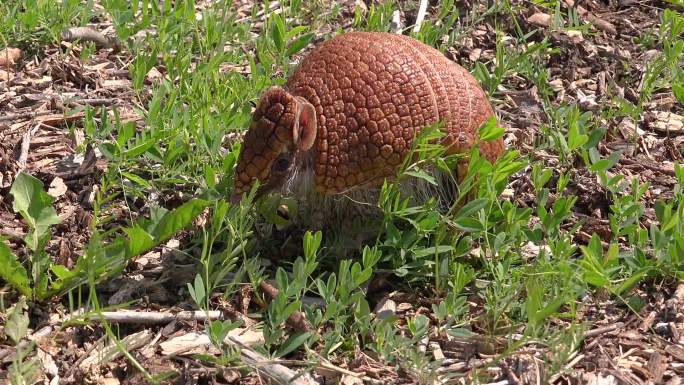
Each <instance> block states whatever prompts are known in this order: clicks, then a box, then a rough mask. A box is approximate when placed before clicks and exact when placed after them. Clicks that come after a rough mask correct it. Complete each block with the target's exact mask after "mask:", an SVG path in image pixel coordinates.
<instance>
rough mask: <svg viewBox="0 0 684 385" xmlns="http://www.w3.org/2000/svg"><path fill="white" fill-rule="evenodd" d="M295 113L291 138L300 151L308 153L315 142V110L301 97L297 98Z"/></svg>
mask: <svg viewBox="0 0 684 385" xmlns="http://www.w3.org/2000/svg"><path fill="white" fill-rule="evenodd" d="M296 98H297V110H296V111H297V112H296V116H295V124H294V127H293V132H292V137H293V138H294V141H295V143H296V144H297V145H298V146H299V149H300V150H301V151H308V150H309V149H311V147H312V146H313V144H314V142H315V141H316V131H317V130H318V129H317V121H316V109H315V108H314V106H313V104H311V103H309V102H308V101H307V100H306V99H304V98H302V97H301V96H297V97H296Z"/></svg>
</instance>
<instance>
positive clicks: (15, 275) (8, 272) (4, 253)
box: [0, 240, 32, 296]
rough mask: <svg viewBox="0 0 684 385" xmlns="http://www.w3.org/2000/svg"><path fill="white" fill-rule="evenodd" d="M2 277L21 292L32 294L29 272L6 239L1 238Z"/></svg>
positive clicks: (0, 270)
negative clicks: (6, 242)
mask: <svg viewBox="0 0 684 385" xmlns="http://www.w3.org/2000/svg"><path fill="white" fill-rule="evenodd" d="M0 277H2V279H4V280H5V281H7V282H9V283H10V284H11V285H12V286H14V288H15V289H17V290H18V291H19V292H20V293H21V294H24V295H26V296H30V295H31V292H32V290H31V286H30V284H29V279H28V272H27V271H26V269H25V268H24V266H23V265H22V264H21V263H20V262H19V260H18V259H17V257H16V255H14V254H13V253H12V250H10V248H9V247H8V246H7V245H6V244H5V241H4V240H0Z"/></svg>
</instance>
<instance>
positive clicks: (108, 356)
mask: <svg viewBox="0 0 684 385" xmlns="http://www.w3.org/2000/svg"><path fill="white" fill-rule="evenodd" d="M152 336H153V334H152V332H151V331H149V330H143V331H140V332H138V333H135V334H131V335H128V336H126V337H124V338H123V339H122V340H121V341H120V343H121V344H122V345H123V346H124V347H125V348H126V350H128V351H129V352H130V351H134V350H137V349H139V348H141V347H143V346H145V345H147V343H148V342H149V341H150V340H151V339H152ZM122 356H123V353H121V351H120V350H119V347H118V346H117V345H116V344H115V343H113V342H112V343H110V344H108V345H106V346H100V347H98V348H96V349H95V350H94V351H93V352H92V353H91V354H90V355H89V356H88V357H86V359H84V360H83V361H81V363H80V364H79V368H80V369H81V370H83V371H89V370H90V369H91V368H93V367H100V366H102V365H103V364H106V363H108V362H111V361H114V360H115V359H117V358H119V357H122Z"/></svg>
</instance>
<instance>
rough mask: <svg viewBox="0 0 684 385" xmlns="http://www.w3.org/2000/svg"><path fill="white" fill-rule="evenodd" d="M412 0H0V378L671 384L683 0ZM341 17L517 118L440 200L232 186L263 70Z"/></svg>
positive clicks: (433, 156) (680, 260)
mask: <svg viewBox="0 0 684 385" xmlns="http://www.w3.org/2000/svg"><path fill="white" fill-rule="evenodd" d="M421 3H422V2H419V1H384V2H362V1H339V2H326V1H318V0H315V1H307V2H304V1H297V0H291V1H281V2H254V1H249V0H243V1H227V0H225V1H220V0H217V1H199V0H198V1H190V0H179V1H163V2H161V1H160V2H156V1H146V0H143V1H130V2H129V1H122V0H99V1H94V0H91V1H76V0H64V1H61V2H52V1H43V0H38V1H27V0H17V1H9V2H1V3H0V41H1V42H2V45H3V46H5V47H6V49H5V50H3V51H2V52H1V53H0V112H2V113H1V114H0V196H1V197H2V200H1V201H0V237H2V238H3V240H2V242H0V277H1V278H2V281H0V282H2V290H0V379H2V380H3V381H8V382H9V383H12V384H28V383H31V384H32V383H38V382H43V383H106V384H118V383H179V384H187V383H227V384H231V383H254V384H260V383H262V382H264V381H267V380H268V379H269V378H271V379H272V378H274V376H275V377H276V378H278V379H283V378H292V377H293V376H294V377H295V379H294V381H295V382H296V383H307V384H309V383H312V384H313V383H343V384H356V383H407V384H409V383H410V384H414V383H420V384H433V383H469V384H470V383H480V384H487V383H496V384H538V383H553V384H579V383H592V384H602V383H606V384H607V383H610V384H642V383H664V384H665V383H666V384H671V385H672V384H680V383H681V381H682V380H681V379H682V378H684V284H682V281H681V280H682V278H684V235H682V234H683V233H684V231H683V230H684V217H683V215H684V205H683V204H682V203H683V202H682V201H683V200H684V191H683V190H682V186H683V185H684V170H683V169H682V168H681V167H680V165H679V164H680V162H681V159H682V142H683V141H684V135H683V134H684V70H683V69H682V68H684V66H683V64H684V62H683V60H682V51H684V40H683V39H682V36H683V31H684V17H683V16H682V11H683V10H684V8H683V7H684V5H683V4H682V3H681V2H678V1H676V0H673V1H669V2H667V1H664V2H660V1H641V2H635V1H613V2H607V3H604V2H595V1H590V2H582V3H580V2H572V1H531V2H527V1H525V2H523V1H502V2H493V3H492V2H480V1H474V2H468V1H451V0H447V1H443V2H430V4H428V6H427V8H426V12H425V13H423V12H421V11H420V8H421ZM84 26H88V27H90V28H91V31H95V32H96V33H95V35H97V36H96V38H92V36H90V35H87V36H86V35H83V34H82V32H83V30H75V29H73V27H84ZM349 30H375V31H391V32H400V33H404V34H408V35H411V36H414V37H415V38H417V39H420V40H422V41H423V42H425V43H427V44H430V45H433V46H435V47H437V48H438V49H440V50H441V51H442V52H444V54H445V55H447V56H448V57H449V58H451V59H452V60H455V61H457V62H458V63H460V64H462V65H463V66H464V67H466V68H468V69H469V70H470V71H471V72H472V73H473V74H474V75H475V76H476V78H477V79H478V80H479V81H480V82H481V84H482V86H483V88H484V89H485V90H486V91H487V93H488V95H489V97H490V100H491V101H492V104H493V105H494V107H495V109H496V112H497V116H498V118H499V119H498V123H499V125H500V126H502V127H506V132H505V134H504V135H505V136H504V138H505V141H506V143H507V146H508V152H507V154H506V155H505V156H504V157H503V159H501V160H500V161H499V162H497V163H496V164H493V165H492V164H488V163H487V162H484V161H481V160H480V161H478V160H477V159H478V158H477V151H476V150H475V151H474V152H473V154H472V157H473V158H472V159H474V160H473V161H472V162H471V166H470V169H469V176H470V177H469V178H468V179H467V180H466V182H465V183H464V184H463V185H461V186H459V191H458V196H459V197H460V198H465V197H468V200H465V199H461V200H460V204H459V205H457V206H455V207H454V208H453V209H451V210H445V211H444V210H443V211H438V210H435V206H436V202H434V201H432V200H430V201H427V202H425V203H424V204H421V205H413V204H410V203H408V201H406V200H405V199H404V198H405V197H404V196H402V190H401V189H400V188H398V185H397V184H396V183H394V182H391V181H390V182H388V183H387V184H386V185H385V186H384V188H383V190H382V192H381V194H380V199H379V200H378V202H377V208H378V209H379V210H380V212H381V214H382V215H381V220H380V221H379V223H378V224H377V226H375V227H373V228H371V229H364V230H363V231H371V232H372V234H373V237H371V239H372V240H371V241H369V242H365V243H363V242H360V241H358V239H359V237H358V236H357V235H358V234H359V232H360V231H361V230H357V229H354V230H352V231H346V232H345V231H342V230H340V229H338V230H330V229H327V230H326V231H322V232H318V231H316V232H314V231H306V229H298V228H296V226H292V225H291V224H289V223H287V219H286V218H283V217H282V216H279V215H274V213H275V212H276V209H277V208H278V206H279V205H280V204H281V203H285V204H287V205H288V207H289V208H290V209H292V210H294V209H296V207H295V206H296V203H297V202H293V201H291V200H287V199H284V198H283V197H277V196H276V197H273V198H268V199H265V200H261V201H258V202H253V201H252V200H251V199H247V200H245V201H243V202H242V203H241V204H239V205H233V204H231V203H230V201H229V197H230V193H231V191H232V176H233V167H234V165H235V161H236V159H237V155H238V154H239V151H240V140H239V139H240V137H241V134H242V132H244V129H245V127H247V125H248V122H249V119H250V113H251V111H252V108H253V105H254V103H255V101H256V100H257V99H258V96H259V94H260V92H261V91H262V90H264V89H265V88H267V87H269V86H270V85H274V84H282V83H283V82H284V80H285V79H286V78H287V76H288V74H289V73H290V72H291V71H292V69H293V68H295V66H296V64H297V62H298V60H300V59H301V57H302V56H303V55H305V54H306V53H307V52H308V51H309V50H310V49H311V48H312V47H313V46H314V45H315V44H316V43H318V42H321V41H323V40H325V39H329V38H331V37H332V36H334V35H335V34H337V33H341V32H343V31H349ZM79 31H80V32H79ZM497 133H498V134H501V132H500V131H498V130H497V129H496V127H495V126H492V125H490V126H487V127H484V128H483V134H484V135H489V136H493V135H496V134H497ZM415 150H416V152H417V154H418V155H419V157H418V161H417V162H415V163H412V164H407V165H406V167H405V169H404V170H403V175H407V176H408V175H413V176H416V175H418V176H420V177H422V178H424V179H427V180H429V178H430V176H429V174H426V173H425V172H423V171H422V170H423V166H424V165H425V163H426V162H427V161H428V160H431V161H432V162H433V163H436V164H437V165H438V166H439V165H441V164H447V163H448V162H449V161H450V160H449V159H448V158H445V157H443V156H442V154H441V153H440V149H439V148H436V147H432V146H428V145H426V144H425V142H423V145H420V146H417V148H416V149H415ZM326 381H327V382H326Z"/></svg>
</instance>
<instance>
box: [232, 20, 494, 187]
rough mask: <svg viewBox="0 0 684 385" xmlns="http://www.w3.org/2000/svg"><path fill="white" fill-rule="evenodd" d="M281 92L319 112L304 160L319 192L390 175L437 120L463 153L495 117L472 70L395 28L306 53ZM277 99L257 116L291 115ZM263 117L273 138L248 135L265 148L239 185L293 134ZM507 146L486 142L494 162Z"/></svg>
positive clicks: (346, 37)
mask: <svg viewBox="0 0 684 385" xmlns="http://www.w3.org/2000/svg"><path fill="white" fill-rule="evenodd" d="M283 89H284V90H285V91H286V92H283V90H280V91H281V92H280V93H275V94H277V95H279V96H278V97H281V98H287V97H290V98H292V97H296V96H300V97H302V98H304V99H306V100H307V101H308V102H310V103H311V104H312V105H313V107H314V108H315V112H316V114H315V115H316V119H317V133H316V139H315V142H314V145H313V148H311V150H309V152H308V156H310V158H309V159H310V160H312V162H308V163H309V164H311V167H312V168H313V171H314V181H315V189H316V190H317V191H318V192H321V193H325V194H334V193H340V192H344V191H347V190H350V189H352V188H354V187H360V186H364V185H369V184H374V183H378V182H381V181H382V179H384V178H385V177H389V176H392V175H393V174H394V173H395V172H396V169H397V167H398V166H399V165H400V164H401V162H402V161H403V159H404V157H405V156H406V155H407V152H408V151H409V149H410V147H411V142H412V139H413V137H414V134H415V131H416V130H420V129H421V128H423V127H425V126H427V125H430V124H432V123H435V122H437V121H438V120H440V119H443V120H444V122H445V129H446V131H447V132H448V135H447V138H446V141H447V144H450V145H451V146H452V147H451V148H452V149H453V151H463V150H467V149H468V148H470V147H471V146H472V145H473V143H474V140H475V139H476V136H477V130H478V128H479V127H480V126H481V125H482V124H483V123H484V122H485V121H486V120H487V119H488V118H489V117H490V116H492V114H493V111H492V108H491V106H490V104H489V102H488V101H487V99H486V95H485V93H484V91H483V90H482V89H481V88H480V86H479V85H478V83H477V81H476V80H475V79H474V78H473V77H472V76H471V75H470V73H468V71H466V70H465V69H464V68H462V67H461V66H459V65H458V64H456V63H454V62H453V61H451V60H449V59H447V58H446V57H445V56H444V55H443V54H442V53H441V52H439V51H438V50H436V49H434V48H432V47H430V46H428V45H425V44H423V43H421V42H419V41H418V40H415V39H412V38H410V37H407V36H403V35H398V34H391V33H378V32H349V33H345V34H342V35H339V36H337V37H336V38H334V39H331V40H328V41H326V42H323V43H321V44H320V45H319V46H318V47H317V48H315V49H314V50H313V51H312V52H311V53H310V54H309V55H308V56H306V57H305V58H304V59H303V61H302V62H301V63H300V65H299V67H298V68H297V70H296V71H295V73H294V74H293V75H292V76H291V77H290V79H289V80H288V82H287V84H286V85H285V86H284V87H283ZM276 105H277V106H280V107H278V110H277V111H257V114H256V115H255V119H265V118H264V117H263V116H266V117H268V120H270V121H273V120H276V119H292V117H293V116H294V115H292V114H291V111H286V110H284V109H283V108H284V107H283V106H284V105H285V106H286V105H287V104H286V103H283V104H276ZM271 108H273V107H271ZM281 116H282V117H281ZM265 123H267V124H266V125H267V126H268V127H270V128H271V131H274V130H275V135H273V134H272V133H271V134H269V133H266V132H261V133H256V132H255V133H251V134H250V133H248V134H247V135H260V136H262V139H263V141H262V142H263V143H262V144H261V146H262V147H263V148H261V149H249V148H245V149H244V151H245V152H246V154H245V158H244V159H253V160H252V161H251V162H247V163H248V164H243V165H239V166H238V180H240V179H243V180H241V181H239V182H238V183H236V187H239V188H240V189H244V188H245V187H246V185H247V184H248V183H249V179H251V178H253V177H254V176H256V174H259V173H266V174H267V173H268V172H269V170H268V167H266V163H268V162H272V161H273V159H275V157H276V156H277V154H276V152H277V149H278V148H279V147H278V145H277V144H276V143H275V141H279V142H282V143H286V142H287V141H288V140H291V138H292V135H291V134H290V133H289V132H285V130H283V132H278V131H277V129H276V127H278V129H280V126H282V124H268V122H265ZM269 135H270V136H269ZM288 135H289V136H288ZM271 142H274V143H271ZM271 144H273V145H272V146H271ZM268 146H271V148H272V150H273V151H270V152H273V154H270V153H269V155H267V156H266V158H268V159H266V158H264V159H263V160H262V157H260V156H255V154H257V153H259V154H261V153H264V151H266V150H268V148H267V147H268ZM503 149H504V144H503V141H502V140H501V139H498V140H496V141H491V142H483V143H481V151H482V153H483V155H484V156H485V157H486V158H487V159H488V160H490V161H494V160H496V159H497V158H498V157H499V155H500V154H501V153H502V151H503ZM266 152H269V151H266ZM249 163H253V164H249ZM261 163H264V164H261ZM250 166H252V167H250ZM250 168H251V169H250ZM240 169H242V175H240V171H241V170H240ZM245 170H246V171H247V173H245Z"/></svg>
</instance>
